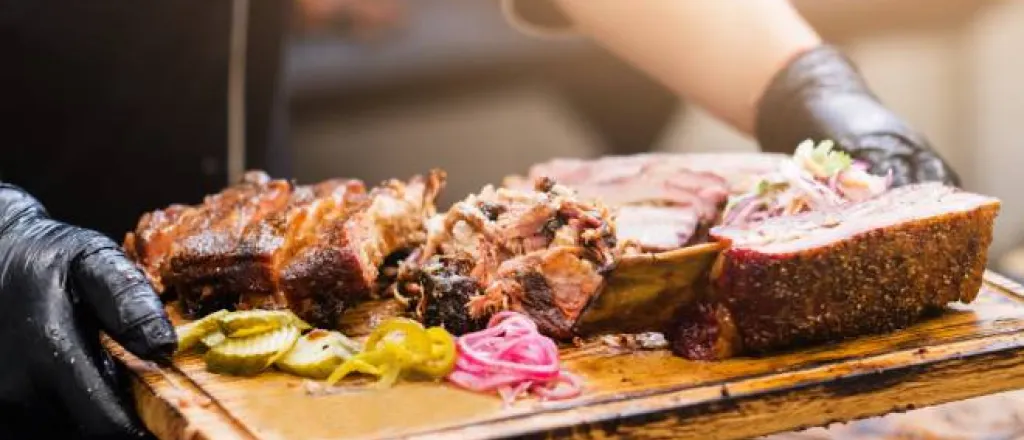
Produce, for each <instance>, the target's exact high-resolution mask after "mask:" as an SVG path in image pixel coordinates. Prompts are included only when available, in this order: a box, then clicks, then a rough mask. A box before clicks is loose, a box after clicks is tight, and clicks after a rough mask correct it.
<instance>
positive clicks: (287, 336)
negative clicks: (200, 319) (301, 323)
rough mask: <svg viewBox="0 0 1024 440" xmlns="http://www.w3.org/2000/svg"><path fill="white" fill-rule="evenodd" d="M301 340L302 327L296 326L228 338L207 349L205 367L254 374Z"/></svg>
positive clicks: (239, 374)
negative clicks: (300, 330) (300, 328)
mask: <svg viewBox="0 0 1024 440" xmlns="http://www.w3.org/2000/svg"><path fill="white" fill-rule="evenodd" d="M298 339H299V329H298V328H297V327H296V326H294V325H286V326H284V327H281V328H278V329H276V330H271V331H268V332H264V333H261V334H258V335H253V336H246V337H240V338H234V337H228V338H226V339H225V340H224V342H221V343H220V344H217V345H215V346H214V347H213V348H211V349H210V351H207V352H206V356H205V360H206V369H207V370H209V371H210V372H213V373H220V374H231V375H236V376H248V375H253V374H256V373H259V372H261V371H263V370H265V369H266V368H267V367H269V366H270V365H272V364H273V363H274V362H275V361H276V360H277V359H278V358H280V357H281V356H282V355H284V354H285V353H287V352H288V351H289V350H291V348H292V347H293V346H294V345H295V341H297V340H298Z"/></svg>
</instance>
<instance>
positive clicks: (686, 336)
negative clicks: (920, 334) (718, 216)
mask: <svg viewBox="0 0 1024 440" xmlns="http://www.w3.org/2000/svg"><path fill="white" fill-rule="evenodd" d="M999 207H1000V203H999V201H998V200H997V199H993V198H990V197H985V196H981V195H976V194H971V193H968V192H963V191H960V190H957V189H954V188H951V187H946V186H942V185H940V184H937V183H928V184H919V185H912V186H906V187H901V188H897V189H894V190H891V191H889V192H887V193H884V194H883V195H881V196H879V197H876V198H873V199H870V200H867V201H864V202H859V203H851V204H848V205H845V206H843V207H842V208H840V209H839V210H836V211H832V212H824V211H818V212H810V213H806V214H800V215H794V216H789V217H777V218H772V219H769V220H765V221H763V222H760V223H754V224H751V225H749V226H746V227H720V228H715V229H712V231H711V233H712V235H713V236H714V237H715V238H717V239H719V240H723V241H725V242H727V243H728V244H729V245H730V247H729V248H728V249H727V250H725V251H723V252H722V254H720V256H719V260H718V261H717V262H716V267H715V268H714V269H713V270H712V274H711V276H712V280H711V284H712V289H711V292H710V293H709V295H708V298H706V300H705V301H704V302H703V303H702V304H699V305H697V306H695V307H694V308H691V309H689V310H687V311H685V312H684V313H683V316H682V317H681V318H680V319H681V322H680V325H679V327H678V328H677V329H676V330H675V331H674V332H672V333H671V334H670V337H671V339H672V340H673V341H672V342H673V348H674V350H675V351H676V352H677V353H678V354H680V355H683V356H686V357H690V358H694V359H718V358H723V357H729V356H733V355H737V354H760V353H767V352H771V351H775V350H779V349H785V348H789V347H794V346H797V345H800V344H805V343H816V342H825V341H835V340H840V339H844V338H847V337H853V336H858V335H863V334H871V333H880V332H886V331H891V330H895V329H899V328H902V327H906V326H908V325H910V324H912V323H914V322H916V321H917V320H919V319H920V318H921V317H923V316H925V315H926V314H928V313H930V312H935V311H939V310H941V309H942V308H944V307H945V306H946V305H947V304H949V303H951V302H957V301H959V302H963V303H968V302H970V301H973V300H974V298H975V296H976V295H977V293H978V289H979V288H980V286H981V282H982V274H983V272H984V270H985V264H986V260H987V253H988V247H989V244H990V243H991V241H992V226H993V221H994V219H995V217H996V215H997V214H998V211H999Z"/></svg>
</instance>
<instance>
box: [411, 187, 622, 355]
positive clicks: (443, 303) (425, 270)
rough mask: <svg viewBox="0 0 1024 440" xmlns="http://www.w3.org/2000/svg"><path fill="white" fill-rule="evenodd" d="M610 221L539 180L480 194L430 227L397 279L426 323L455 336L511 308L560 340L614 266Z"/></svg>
mask: <svg viewBox="0 0 1024 440" xmlns="http://www.w3.org/2000/svg"><path fill="white" fill-rule="evenodd" d="M610 219H611V216H610V214H609V211H608V209H607V208H605V207H604V206H603V205H601V204H600V203H584V202H581V201H580V200H578V199H577V198H576V196H575V193H574V192H572V191H571V190H569V189H568V188H565V187H563V186H560V185H557V184H555V183H554V182H553V181H551V180H549V179H539V180H538V181H537V182H536V187H535V190H533V191H524V190H513V189H495V188H493V187H491V186H488V187H485V188H484V189H483V191H482V192H481V193H480V194H476V195H470V196H469V197H468V198H466V199H465V200H463V201H461V202H459V203H456V204H455V205H454V206H452V208H451V209H450V210H449V211H448V212H447V213H445V214H443V215H439V216H436V217H434V218H433V219H432V220H431V222H430V224H429V225H428V238H427V243H426V244H425V245H424V247H423V248H422V249H421V250H420V252H419V253H417V254H414V255H412V256H411V257H410V259H409V260H407V261H406V264H405V265H404V266H403V268H402V275H400V277H401V278H402V280H403V281H404V283H403V286H404V289H405V291H406V292H410V291H412V293H414V294H417V295H419V303H418V306H417V314H418V315H419V316H420V318H422V319H423V321H424V322H425V323H426V324H427V325H441V326H444V327H445V328H446V329H448V330H449V331H452V332H454V333H456V334H461V333H465V332H468V331H472V330H476V329H479V328H480V327H482V326H483V324H484V323H486V319H487V318H488V317H489V316H490V315H491V314H493V313H494V312H497V311H499V310H514V311H519V312H523V313H526V314H528V315H530V316H531V317H532V318H533V319H534V320H535V321H536V322H537V325H538V327H539V328H540V330H541V332H543V333H545V334H547V335H549V336H552V337H555V338H560V339H565V338H570V337H571V336H572V326H573V324H575V322H576V319H577V318H578V317H579V314H580V312H581V311H582V310H583V308H584V306H586V304H587V302H588V301H589V300H590V298H591V297H592V296H593V295H594V294H595V293H596V292H597V291H598V290H599V289H600V288H601V286H602V284H603V280H604V276H603V275H604V274H605V273H606V272H607V271H608V270H609V269H610V268H611V265H612V264H613V263H614V262H615V261H616V254H615V245H616V240H615V228H614V225H613V224H612V222H611V220H610ZM413 286H414V287H413Z"/></svg>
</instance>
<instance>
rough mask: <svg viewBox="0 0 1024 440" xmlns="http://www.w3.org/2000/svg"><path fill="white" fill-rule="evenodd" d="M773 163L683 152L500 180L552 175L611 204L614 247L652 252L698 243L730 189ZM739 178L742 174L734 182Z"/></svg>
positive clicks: (563, 166)
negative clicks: (631, 245) (629, 245)
mask: <svg viewBox="0 0 1024 440" xmlns="http://www.w3.org/2000/svg"><path fill="white" fill-rule="evenodd" d="M775 159H776V158H775V156H773V155H739V154H725V155H720V156H718V160H717V161H715V160H712V159H711V158H709V157H707V156H706V155H688V154H638V155H632V156H608V157H603V158H600V159H592V160H581V159H555V160H552V161H549V162H546V163H542V164H537V165H534V166H533V167H531V168H530V171H529V173H528V175H527V176H526V177H525V178H520V177H509V178H506V180H505V185H506V186H507V187H510V188H519V189H522V188H526V187H527V186H528V185H529V184H530V183H531V182H533V181H535V180H536V179H539V178H544V177H546V178H551V179H553V180H555V181H557V182H559V183H560V184H562V185H565V186H568V187H570V188H572V189H573V190H575V191H577V192H578V193H579V196H580V197H582V198H584V199H590V200H593V199H597V200H600V201H601V202H603V203H606V204H608V205H609V206H612V207H614V208H615V210H616V215H615V219H616V225H617V227H618V229H617V238H618V240H619V241H620V242H622V243H623V244H625V243H630V242H631V243H635V245H636V246H638V247H639V249H640V250H642V251H646V252H659V251H668V250H672V249H678V248H681V247H685V246H687V245H691V244H697V243H702V242H705V241H706V240H707V235H706V232H707V229H708V228H709V227H710V226H711V225H712V224H714V223H715V222H716V221H717V220H718V217H719V215H720V213H721V211H722V209H723V208H724V206H725V203H726V200H727V198H728V196H729V194H730V191H732V190H734V189H736V190H739V189H742V188H741V186H740V183H746V184H749V182H747V180H750V176H753V175H760V174H763V173H766V172H767V171H768V170H771V168H770V167H769V165H774V164H775V163H776V160H775ZM736 169H741V170H743V171H742V172H740V171H737V170H736ZM744 173H745V174H744ZM741 174H742V175H743V176H746V177H745V179H743V181H742V182H739V181H740V180H741V179H740V178H739V177H737V176H739V175H741ZM730 179H731V180H730ZM737 182H739V183H737Z"/></svg>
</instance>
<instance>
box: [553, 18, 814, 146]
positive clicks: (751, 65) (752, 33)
mask: <svg viewBox="0 0 1024 440" xmlns="http://www.w3.org/2000/svg"><path fill="white" fill-rule="evenodd" d="M558 5H559V6H560V7H561V9H562V10H563V11H565V14H566V15H567V16H568V17H569V19H570V20H571V21H572V22H573V24H574V27H575V29H577V30H578V31H579V32H582V33H584V34H586V35H588V36H590V37H592V38H593V39H594V40H596V41H597V42H598V43H600V44H601V45H603V46H605V47H606V48H608V49H609V50H610V51H612V52H614V53H615V54H617V55H618V56H620V57H622V58H623V59H625V60H628V61H629V62H631V63H632V64H633V65H635V66H636V67H638V68H640V69H641V70H643V71H645V72H647V73H648V74H650V75H651V76H652V77H654V78H655V79H657V80H659V81H661V82H662V83H663V84H665V85H666V86H667V87H668V88H670V89H672V90H673V91H675V92H676V93H678V94H680V95H682V96H685V97H687V98H689V99H691V100H693V101H694V102H696V103H697V104H699V105H701V106H702V107H704V108H706V109H707V110H708V111H709V112H711V113H712V114H714V115H715V116H717V117H719V118H721V119H722V120H724V121H726V122H728V123H729V124H731V125H733V126H734V127H736V128H737V129H739V130H741V131H743V132H745V133H748V134H752V133H753V132H754V122H755V120H756V109H757V102H758V100H759V98H760V97H761V94H762V92H763V91H764V90H765V88H766V87H767V86H768V84H769V82H771V79H772V77H773V76H774V75H775V73H776V72H778V71H779V69H781V68H782V67H783V66H784V65H785V64H786V63H787V62H789V60H791V59H793V58H794V57H795V56H797V55H798V54H800V53H802V52H803V51H806V50H807V49H811V48H813V47H815V46H817V45H819V44H820V43H821V40H820V38H819V37H818V35H817V34H816V33H815V32H814V30H813V29H811V27H810V26H809V25H808V24H807V23H806V22H805V21H804V20H803V19H802V18H801V17H800V15H799V14H797V12H796V11H795V10H793V8H792V7H791V6H790V5H789V3H788V2H785V1H779V0H743V1H662V0H653V1H633V2H623V1H618V0H584V1H578V0H558Z"/></svg>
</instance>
